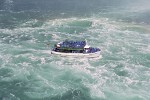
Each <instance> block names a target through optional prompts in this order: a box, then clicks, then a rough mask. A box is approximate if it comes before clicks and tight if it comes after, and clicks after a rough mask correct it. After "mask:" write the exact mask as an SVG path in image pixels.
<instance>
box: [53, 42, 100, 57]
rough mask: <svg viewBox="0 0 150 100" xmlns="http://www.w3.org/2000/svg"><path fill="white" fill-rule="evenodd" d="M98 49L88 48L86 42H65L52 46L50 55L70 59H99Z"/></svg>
mask: <svg viewBox="0 0 150 100" xmlns="http://www.w3.org/2000/svg"><path fill="white" fill-rule="evenodd" d="M100 51H101V50H100V49H99V48H95V47H90V46H89V45H87V43H86V41H73V40H65V41H62V42H59V43H57V44H55V45H54V48H53V50H52V51H51V54H56V55H60V56H71V57H92V58H93V57H99V56H100Z"/></svg>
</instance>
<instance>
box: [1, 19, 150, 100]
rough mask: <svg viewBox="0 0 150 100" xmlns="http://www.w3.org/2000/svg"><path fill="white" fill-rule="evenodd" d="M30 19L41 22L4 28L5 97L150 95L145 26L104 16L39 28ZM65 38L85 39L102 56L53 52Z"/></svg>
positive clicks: (127, 98)
mask: <svg viewBox="0 0 150 100" xmlns="http://www.w3.org/2000/svg"><path fill="white" fill-rule="evenodd" d="M30 23H32V25H36V24H39V23H38V22H37V21H36V20H33V21H29V22H26V23H23V24H22V25H20V27H18V28H15V29H0V33H1V34H0V37H1V40H0V43H1V44H0V64H1V67H0V88H1V89H0V97H1V99H2V100H29V99H31V100H148V99H149V98H150V95H149V93H150V86H149V83H150V81H149V76H150V74H149V72H150V69H149V65H150V51H149V48H150V44H149V43H150V40H149V38H150V34H149V31H148V30H145V28H143V26H140V25H134V24H130V23H121V22H120V23H118V22H116V21H114V20H111V19H109V18H101V17H99V18H95V17H91V18H66V19H54V20H48V21H47V22H45V23H44V24H43V25H42V26H40V27H31V26H30V25H31V24H30ZM137 26H138V27H137ZM134 27H137V28H134ZM66 38H69V39H72V38H73V39H84V38H86V39H87V41H88V43H89V44H90V45H93V46H96V47H100V48H101V50H102V52H101V55H102V56H103V57H102V58H101V59H88V58H67V57H59V56H55V55H51V54H50V50H51V49H52V47H53V44H55V43H57V42H59V41H62V40H64V39H66ZM47 43H49V44H50V45H47Z"/></svg>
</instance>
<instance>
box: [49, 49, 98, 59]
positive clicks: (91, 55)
mask: <svg viewBox="0 0 150 100" xmlns="http://www.w3.org/2000/svg"><path fill="white" fill-rule="evenodd" d="M51 54H56V55H60V56H70V57H88V58H95V57H101V55H100V51H98V52H95V53H63V52H56V51H51Z"/></svg>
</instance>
